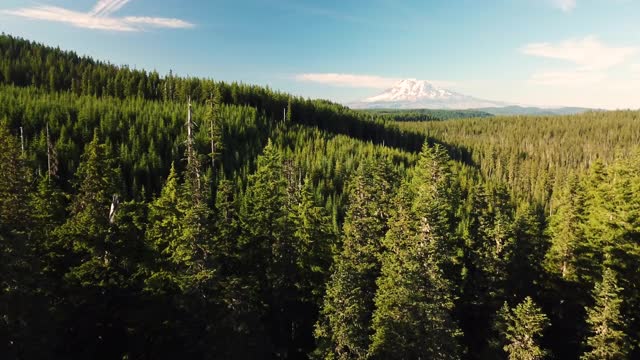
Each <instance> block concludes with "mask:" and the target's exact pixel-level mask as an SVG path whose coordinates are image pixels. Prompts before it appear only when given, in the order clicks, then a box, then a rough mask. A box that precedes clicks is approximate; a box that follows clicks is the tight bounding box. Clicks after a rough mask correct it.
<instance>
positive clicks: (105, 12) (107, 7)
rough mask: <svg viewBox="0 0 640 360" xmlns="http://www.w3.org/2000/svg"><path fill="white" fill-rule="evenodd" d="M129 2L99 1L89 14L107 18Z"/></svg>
mask: <svg viewBox="0 0 640 360" xmlns="http://www.w3.org/2000/svg"><path fill="white" fill-rule="evenodd" d="M129 1H130V0H99V1H98V3H96V5H95V6H94V7H93V10H91V12H90V14H91V15H94V16H109V15H111V14H113V13H114V12H116V11H118V10H120V9H121V8H122V7H123V6H125V5H127V3H128V2H129Z"/></svg>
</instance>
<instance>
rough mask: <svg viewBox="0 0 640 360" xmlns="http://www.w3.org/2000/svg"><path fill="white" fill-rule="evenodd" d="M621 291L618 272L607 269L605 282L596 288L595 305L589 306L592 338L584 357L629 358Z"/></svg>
mask: <svg viewBox="0 0 640 360" xmlns="http://www.w3.org/2000/svg"><path fill="white" fill-rule="evenodd" d="M621 291H622V289H621V288H619V287H618V281H617V280H616V274H615V272H614V271H613V270H611V269H609V268H605V269H604V272H603V274H602V282H600V283H598V284H596V287H595V289H594V291H593V296H594V298H595V304H594V306H593V307H592V308H590V309H587V316H588V318H587V323H588V324H589V337H588V338H587V340H586V345H587V349H588V350H587V351H586V352H585V353H584V354H583V355H582V356H581V359H585V360H591V359H594V360H595V359H602V360H613V359H627V357H628V352H629V340H628V338H627V336H626V335H625V333H624V329H625V322H624V320H623V318H622V314H621V312H620V311H621V310H620V307H621V304H622V298H621Z"/></svg>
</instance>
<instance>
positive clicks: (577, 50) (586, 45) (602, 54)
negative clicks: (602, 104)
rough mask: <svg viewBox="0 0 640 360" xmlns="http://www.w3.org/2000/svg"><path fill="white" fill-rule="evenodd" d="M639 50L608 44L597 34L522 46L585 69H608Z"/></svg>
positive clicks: (525, 51) (527, 50)
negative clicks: (557, 41) (596, 35)
mask: <svg viewBox="0 0 640 360" xmlns="http://www.w3.org/2000/svg"><path fill="white" fill-rule="evenodd" d="M637 51H638V48H636V47H630V46H627V47H616V46H608V45H606V44H604V43H602V42H601V41H600V40H598V38H597V37H595V36H587V37H585V38H583V39H570V40H566V41H563V42H560V43H558V44H551V43H536V44H529V45H526V46H525V47H523V48H522V52H523V53H524V54H527V55H533V56H539V57H545V58H549V59H557V60H565V61H568V62H571V63H574V64H576V65H578V66H579V67H580V69H581V70H585V71H587V70H602V69H608V68H610V67H613V66H616V65H619V64H622V63H624V62H625V61H626V60H627V59H629V57H631V56H632V55H633V54H635V53H636V52H637Z"/></svg>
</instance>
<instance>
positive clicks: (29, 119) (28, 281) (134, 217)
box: [0, 35, 640, 359]
mask: <svg viewBox="0 0 640 360" xmlns="http://www.w3.org/2000/svg"><path fill="white" fill-rule="evenodd" d="M396 115H397V114H396ZM396 115H394V114H387V113H384V112H383V113H377V112H369V113H367V112H357V111H353V110H350V109H348V108H346V107H344V106H342V105H339V104H334V103H331V102H329V101H324V100H310V99H303V98H301V97H296V96H292V95H289V94H285V93H282V92H277V91H273V90H271V89H269V88H266V87H259V86H254V85H246V84H241V83H231V84H228V83H224V82H218V81H214V80H211V79H198V78H188V77H179V76H176V75H174V74H173V73H170V74H168V75H166V76H161V75H159V74H158V73H156V72H147V71H144V70H136V69H131V68H129V67H126V66H115V65H112V64H110V63H106V62H101V61H97V60H94V59H91V58H87V57H81V56H78V55H76V54H74V53H72V52H67V51H63V50H60V49H54V48H50V47H46V46H43V45H40V44H37V43H33V42H29V41H27V40H23V39H20V38H15V37H12V36H8V35H3V36H0V149H1V150H2V151H0V174H2V176H1V177H0V357H1V358H3V359H41V358H53V359H87V358H95V359H125V358H126V359H174V358H194V359H307V358H311V359H419V358H422V359H634V358H638V357H640V351H639V349H638V341H639V340H640V314H639V313H638V311H639V310H638V309H640V291H639V289H638V286H637V284H640V266H639V265H640V243H639V242H638V239H639V238H640V236H639V235H640V230H639V229H640V152H638V149H637V146H638V144H640V123H639V122H638V119H639V118H640V113H639V112H634V111H618V112H588V113H584V114H580V115H572V116H514V117H491V118H489V117H487V118H484V117H483V118H469V119H458V120H445V119H444V118H443V119H440V121H415V122H396V121H395V120H398V119H394V118H393V117H394V116H396ZM422 115H423V116H425V120H426V119H427V118H426V117H431V116H435V117H437V116H438V114H428V113H425V114H422ZM462 115H465V113H463V114H462ZM470 115H473V114H470ZM412 116H413V115H412ZM465 116H466V115H465ZM473 116H475V115H473ZM456 117H457V116H456ZM429 120H431V119H429Z"/></svg>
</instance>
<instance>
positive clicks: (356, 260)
mask: <svg viewBox="0 0 640 360" xmlns="http://www.w3.org/2000/svg"><path fill="white" fill-rule="evenodd" d="M380 160H381V161H380V163H374V162H372V161H367V162H365V163H363V164H361V165H360V167H359V169H358V172H357V174H356V176H355V177H354V178H353V179H352V181H351V182H350V184H349V190H348V191H349V201H350V204H349V207H348V210H347V214H346V218H345V223H344V228H343V231H344V237H343V245H342V252H341V253H340V254H339V255H338V256H337V257H336V260H335V264H334V267H333V270H332V275H331V278H330V280H329V281H328V285H327V292H326V295H325V298H324V304H323V307H322V310H321V314H320V320H319V322H318V324H317V325H316V331H315V335H316V339H317V341H318V344H319V345H318V349H317V351H316V354H315V355H316V356H317V357H319V358H325V359H364V358H366V356H367V353H368V351H369V344H370V337H371V335H372V329H371V321H372V314H373V310H374V306H375V304H374V296H375V292H376V279H377V278H378V276H379V274H380V260H379V257H380V254H381V251H382V244H381V242H382V239H383V238H384V235H385V233H386V232H387V229H388V220H389V211H390V209H391V207H392V206H391V199H392V196H393V193H392V182H391V181H390V178H391V177H392V176H393V174H392V173H391V171H390V169H389V165H388V163H387V162H386V161H384V160H383V159H380Z"/></svg>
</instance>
